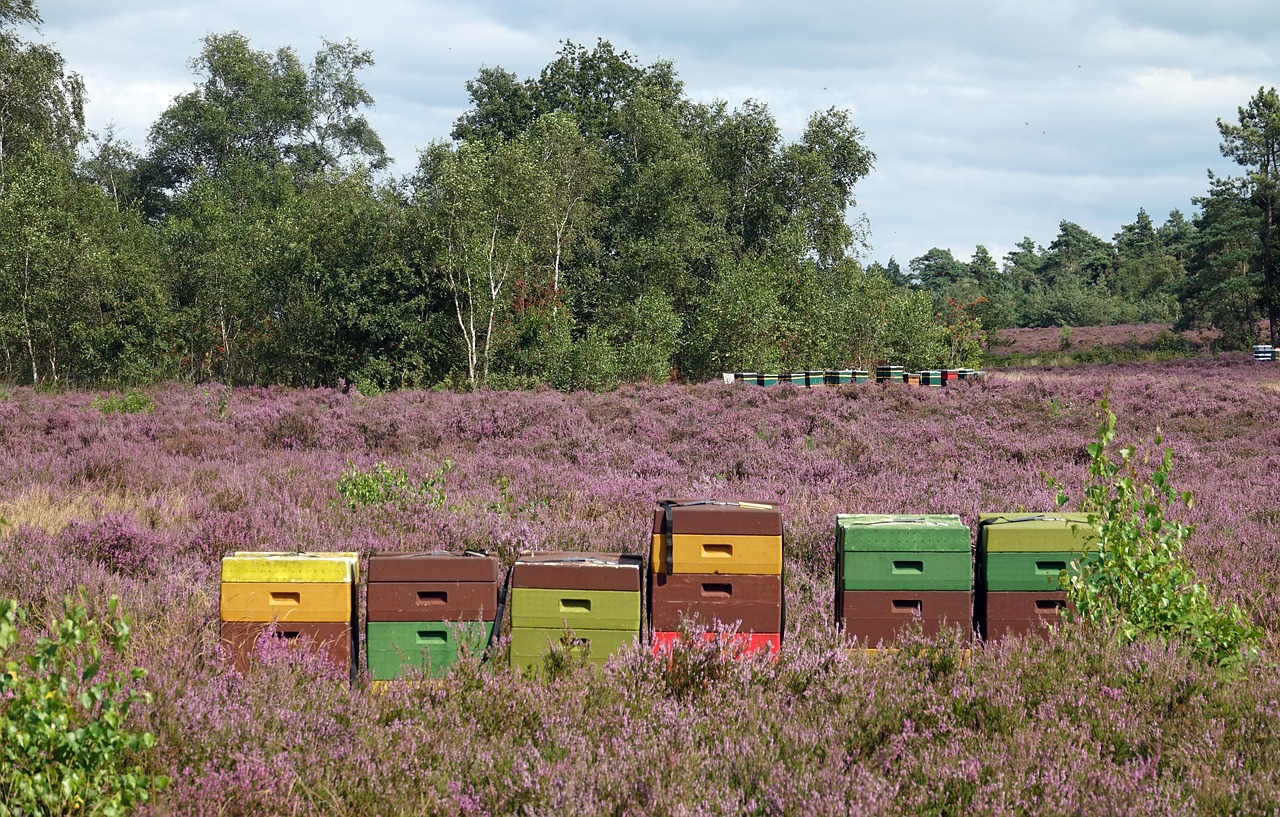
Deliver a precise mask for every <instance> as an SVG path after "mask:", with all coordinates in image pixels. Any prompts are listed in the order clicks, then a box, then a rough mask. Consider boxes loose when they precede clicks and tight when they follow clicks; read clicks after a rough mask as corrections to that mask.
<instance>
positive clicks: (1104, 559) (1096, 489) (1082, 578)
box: [1050, 397, 1262, 666]
mask: <svg viewBox="0 0 1280 817" xmlns="http://www.w3.org/2000/svg"><path fill="white" fill-rule="evenodd" d="M1099 409H1100V412H1101V413H1102V415H1103V420H1102V423H1101V425H1100V426H1099V427H1098V437H1097V440H1096V441H1094V442H1092V443H1089V445H1088V446H1087V450H1088V454H1089V475H1088V478H1087V480H1086V482H1085V485H1084V492H1083V493H1084V498H1083V500H1082V502H1081V508H1080V509H1081V511H1083V512H1085V513H1087V514H1088V519H1089V524H1090V525H1092V526H1093V527H1094V528H1095V529H1096V530H1097V532H1098V535H1099V538H1100V540H1101V549H1102V554H1101V559H1099V560H1097V561H1092V560H1090V561H1084V560H1081V563H1080V564H1078V565H1077V568H1078V571H1079V572H1078V573H1076V574H1074V575H1068V574H1065V573H1064V577H1063V581H1064V584H1065V587H1066V590H1067V595H1068V598H1069V599H1070V600H1071V601H1072V602H1074V603H1075V606H1076V609H1077V611H1078V614H1079V615H1080V616H1081V617H1082V618H1084V619H1085V620H1088V621H1094V622H1099V623H1102V624H1104V625H1106V626H1108V627H1112V628H1114V629H1115V631H1116V633H1117V634H1118V636H1119V637H1120V639H1121V640H1122V641H1137V640H1139V639H1141V638H1144V637H1155V638H1159V639H1168V640H1171V641H1176V642H1179V643H1181V644H1183V645H1185V646H1186V647H1187V648H1188V649H1189V650H1190V651H1191V653H1192V654H1193V655H1195V656H1196V657H1198V658H1201V659H1204V660H1207V661H1210V662H1212V663H1216V664H1219V665H1222V666H1235V665H1239V664H1241V663H1243V662H1244V661H1247V660H1250V659H1252V658H1254V657H1256V656H1257V654H1258V644H1259V641H1260V640H1261V636H1262V633H1261V630H1260V629H1259V628H1258V627H1257V626H1256V625H1254V624H1253V623H1252V622H1251V621H1250V620H1249V618H1248V616H1247V615H1245V613H1244V612H1242V611H1241V610H1240V608H1239V607H1238V606H1237V605H1235V604H1231V605H1225V606H1224V605H1218V604H1216V603H1215V602H1214V600H1213V599H1212V598H1211V597H1210V595H1209V591H1208V590H1207V589H1206V588H1205V586H1204V585H1203V584H1201V583H1200V581H1199V580H1198V579H1197V577H1196V574H1195V571H1194V570H1192V569H1191V567H1190V566H1189V565H1188V564H1187V563H1186V561H1185V560H1184V559H1183V556H1182V548H1183V544H1184V543H1185V541H1186V539H1187V537H1188V536H1190V535H1191V533H1192V529H1191V528H1190V527H1188V526H1186V525H1183V524H1182V523H1180V522H1178V521H1176V520H1173V519H1169V518H1167V516H1166V514H1167V511H1168V509H1169V508H1170V507H1171V506H1172V505H1174V504H1175V503H1178V502H1181V503H1182V504H1185V505H1186V506H1187V507H1190V506H1191V502H1192V499H1191V494H1190V492H1183V493H1178V492H1177V491H1175V490H1174V488H1173V485H1172V482H1171V481H1170V473H1171V471H1172V465H1173V455H1172V452H1170V451H1169V450H1168V449H1165V451H1164V455H1163V457H1162V458H1161V460H1160V464H1159V465H1158V466H1157V467H1156V468H1155V470H1154V471H1152V472H1151V475H1150V476H1149V477H1146V478H1144V477H1143V476H1142V475H1141V474H1140V473H1139V472H1138V467H1139V461H1138V459H1136V458H1135V454H1136V451H1137V449H1136V448H1135V447H1134V446H1131V445H1130V446H1125V447H1123V448H1121V449H1120V451H1119V455H1120V456H1119V460H1118V461H1117V460H1112V459H1111V457H1110V456H1109V455H1108V446H1109V445H1110V444H1111V443H1112V441H1113V440H1114V439H1115V428H1116V417H1115V415H1114V414H1112V413H1111V410H1110V407H1109V404H1108V401H1107V399H1106V398H1105V397H1104V398H1103V400H1102V402H1101V403H1100V405H1099ZM1161 442H1162V438H1161V437H1160V434H1159V431H1158V430H1157V433H1156V437H1155V440H1154V445H1156V446H1159V445H1160V443H1161ZM1142 462H1143V464H1144V465H1145V463H1146V458H1143V460H1142ZM1050 484H1051V485H1052V487H1054V488H1056V489H1057V491H1058V505H1059V506H1060V507H1061V506H1063V505H1065V504H1066V503H1067V502H1068V497H1067V494H1066V492H1065V491H1064V490H1063V489H1062V486H1061V485H1060V484H1058V483H1057V482H1056V481H1053V480H1050Z"/></svg>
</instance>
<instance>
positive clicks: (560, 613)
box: [510, 587, 640, 632]
mask: <svg viewBox="0 0 1280 817" xmlns="http://www.w3.org/2000/svg"><path fill="white" fill-rule="evenodd" d="M510 598H511V625H512V626H513V627H532V628H535V629H545V628H556V627H559V628H564V627H570V628H573V629H574V630H578V629H590V630H631V631H634V632H639V630H640V593H639V592H638V591H630V590H584V589H582V588H580V587H574V588H560V589H550V588H541V587H512V588H511V596H510Z"/></svg>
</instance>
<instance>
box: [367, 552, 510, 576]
mask: <svg viewBox="0 0 1280 817" xmlns="http://www.w3.org/2000/svg"><path fill="white" fill-rule="evenodd" d="M367 569H368V574H369V581H371V582H490V583H496V582H497V581H498V569H499V566H498V560H497V558H496V557H494V556H490V555H488V554H487V553H480V552H476V551H468V552H467V553H452V552H449V551H442V550H436V551H430V552H420V553H375V554H374V555H372V556H370V557H369V566H368V568H367Z"/></svg>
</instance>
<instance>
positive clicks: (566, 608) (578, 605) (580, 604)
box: [560, 599, 591, 613]
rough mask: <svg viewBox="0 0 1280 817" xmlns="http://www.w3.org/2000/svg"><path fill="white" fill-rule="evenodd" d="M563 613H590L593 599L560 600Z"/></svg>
mask: <svg viewBox="0 0 1280 817" xmlns="http://www.w3.org/2000/svg"><path fill="white" fill-rule="evenodd" d="M560 612H562V613H590V612H591V599H560Z"/></svg>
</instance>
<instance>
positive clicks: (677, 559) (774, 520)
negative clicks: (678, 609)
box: [650, 499, 782, 575]
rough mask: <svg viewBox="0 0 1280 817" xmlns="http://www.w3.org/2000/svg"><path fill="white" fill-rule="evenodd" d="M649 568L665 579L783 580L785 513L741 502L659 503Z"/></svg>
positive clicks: (762, 504)
mask: <svg viewBox="0 0 1280 817" xmlns="http://www.w3.org/2000/svg"><path fill="white" fill-rule="evenodd" d="M650 563H651V564H652V566H653V568H652V569H653V570H654V571H655V572H661V573H695V574H734V575H750V574H756V575H778V574H781V573H782V510H781V507H780V506H779V505H778V504H777V503H772V502H760V501H756V500H739V499H727V500H719V499H664V500H659V502H658V506H657V508H656V509H655V510H654V514H653V535H652V550H651V562H650Z"/></svg>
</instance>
